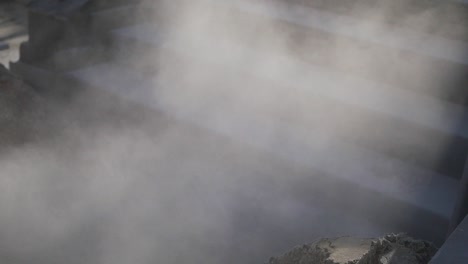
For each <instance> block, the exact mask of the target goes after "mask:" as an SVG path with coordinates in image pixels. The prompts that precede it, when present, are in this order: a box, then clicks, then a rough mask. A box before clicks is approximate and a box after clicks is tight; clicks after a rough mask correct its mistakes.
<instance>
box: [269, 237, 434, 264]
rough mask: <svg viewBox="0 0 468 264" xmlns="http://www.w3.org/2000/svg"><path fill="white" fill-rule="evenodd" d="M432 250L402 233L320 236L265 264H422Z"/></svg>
mask: <svg viewBox="0 0 468 264" xmlns="http://www.w3.org/2000/svg"><path fill="white" fill-rule="evenodd" d="M436 251H437V249H436V248H435V247H434V246H433V245H432V244H431V243H429V242H426V241H421V240H415V239H413V238H411V237H409V236H407V235H405V234H391V235H386V236H384V237H383V238H379V239H370V238H367V239H366V238H353V237H340V238H332V239H329V238H324V239H321V240H319V241H318V242H316V243H313V244H310V245H303V246H299V247H296V248H294V249H293V250H292V251H290V252H288V253H286V254H284V255H283V256H280V257H277V258H271V259H270V261H269V262H268V264H426V263H428V262H429V260H430V259H431V258H432V256H434V254H435V253H436Z"/></svg>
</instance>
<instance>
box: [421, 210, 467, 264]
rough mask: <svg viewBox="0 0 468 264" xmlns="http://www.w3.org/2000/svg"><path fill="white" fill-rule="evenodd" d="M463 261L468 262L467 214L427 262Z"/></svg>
mask: <svg viewBox="0 0 468 264" xmlns="http://www.w3.org/2000/svg"><path fill="white" fill-rule="evenodd" d="M464 263H468V216H467V217H466V218H465V220H463V222H462V223H461V224H460V225H459V226H458V227H457V229H455V231H454V232H453V233H452V234H451V235H450V237H449V238H448V239H447V241H446V242H445V243H444V245H443V246H442V247H441V248H440V249H439V251H438V252H437V254H436V255H435V256H434V258H433V259H432V260H431V261H430V262H429V264H464Z"/></svg>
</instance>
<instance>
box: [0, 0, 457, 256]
mask: <svg viewBox="0 0 468 264" xmlns="http://www.w3.org/2000/svg"><path fill="white" fill-rule="evenodd" d="M157 2H158V3H157V4H156V3H150V4H147V5H148V6H145V8H144V10H141V12H142V13H138V14H135V16H139V15H143V14H144V15H145V16H147V15H148V13H151V15H152V16H154V22H147V23H146V24H145V26H144V27H142V28H141V30H140V31H138V32H140V33H138V36H137V37H140V38H143V39H147V41H148V42H149V43H153V44H152V45H150V47H147V46H145V48H143V47H142V46H138V45H135V46H132V47H133V48H128V47H126V48H122V49H121V52H120V53H119V55H118V60H119V62H120V63H121V65H124V67H127V68H126V69H137V70H138V71H139V72H138V75H136V76H138V77H139V78H135V79H131V77H128V78H126V82H118V81H116V80H118V79H119V76H120V78H122V76H127V75H125V74H126V73H125V72H123V73H120V72H118V71H116V72H113V73H112V72H111V74H108V75H106V74H102V73H101V72H100V71H98V70H99V69H101V70H104V69H106V67H100V66H97V67H96V68H94V72H93V73H89V74H90V76H92V78H103V76H107V77H106V78H108V79H107V81H108V83H111V84H112V85H110V86H111V87H114V88H115V90H119V89H120V88H119V87H124V88H125V87H127V88H128V90H123V91H122V90H119V91H118V92H116V94H117V95H118V96H120V98H121V99H122V98H123V99H122V101H120V99H116V98H114V97H113V96H108V95H107V94H104V95H103V94H102V93H98V92H97V91H93V90H91V91H86V92H83V93H82V94H79V95H76V98H74V99H73V100H71V101H67V102H66V103H64V102H61V103H59V104H57V105H54V106H53V107H52V110H51V112H53V114H51V115H50V117H49V119H48V120H47V121H44V124H48V125H50V124H52V125H50V127H52V128H53V130H54V131H53V133H50V134H47V135H45V136H44V137H45V138H44V139H43V140H39V141H35V142H32V143H28V144H23V145H21V146H18V147H16V148H14V149H11V150H8V152H7V153H4V154H3V155H2V156H1V158H0V168H1V171H0V215H1V216H0V256H2V258H4V259H5V261H3V260H2V263H36V264H39V263H69V264H72V263H96V264H111V263H112V264H120V263H122V264H124V263H135V264H140V263H262V262H267V261H268V258H269V257H270V256H275V255H279V254H282V253H283V252H285V251H287V250H288V249H290V248H291V247H293V246H295V245H299V244H302V243H310V242H313V241H315V240H316V239H318V238H320V237H322V236H328V237H330V236H347V235H356V236H363V237H375V236H380V235H383V234H384V233H386V232H400V231H405V232H411V231H412V230H398V228H400V227H401V221H400V220H394V218H395V219H397V218H398V217H400V215H399V214H400V213H401V214H408V216H406V217H405V219H406V218H410V219H411V217H414V218H417V217H420V216H417V215H416V213H415V215H414V216H412V215H411V211H410V210H409V209H408V207H407V206H406V205H405V206H403V205H400V203H403V202H407V201H408V200H411V199H413V200H414V199H416V200H418V199H419V198H418V196H421V197H420V200H421V201H424V199H426V198H427V197H426V195H428V194H425V193H417V192H416V193H412V188H414V186H425V185H427V186H429V185H431V184H434V181H435V182H437V179H435V178H436V177H437V176H438V175H439V174H437V173H436V172H434V173H433V172H431V173H429V176H427V175H426V174H425V172H422V170H423V169H420V168H419V167H418V163H417V162H420V163H424V162H426V163H431V162H436V161H437V160H440V159H442V157H440V155H442V154H443V153H444V151H445V149H446V148H447V146H448V144H449V138H442V139H440V140H437V141H434V142H431V143H428V144H427V145H429V147H428V146H427V145H425V144H422V145H423V146H420V145H418V146H417V147H414V146H412V145H409V144H395V143H396V142H399V140H400V138H399V137H400V135H396V134H395V129H394V128H393V123H391V122H387V121H385V120H384V121H375V119H376V118H375V117H374V115H371V114H365V113H367V112H366V111H371V112H372V111H374V112H377V113H379V114H383V115H388V116H390V117H391V118H403V119H404V118H407V119H406V120H405V121H407V122H411V121H414V120H419V121H416V122H421V123H419V124H418V125H421V126H426V127H427V126H429V127H430V124H432V123H437V122H442V123H443V124H444V125H445V126H446V127H447V129H450V128H452V127H455V126H457V125H458V124H457V122H455V121H453V122H452V121H451V120H448V121H441V120H446V119H445V118H446V116H447V115H448V114H452V113H453V112H448V110H446V109H444V108H440V109H436V110H434V111H430V112H424V113H420V112H418V111H417V107H418V101H417V100H412V99H413V98H417V96H418V94H422V93H423V92H426V91H432V92H433V93H434V94H444V93H445V92H442V91H441V89H443V87H440V86H439V83H438V81H437V80H440V79H449V78H451V77H452V75H454V74H455V73H454V72H438V73H437V74H436V75H434V69H435V68H431V67H432V65H427V64H423V63H425V62H426V61H425V60H424V59H420V60H418V59H415V60H412V61H410V62H408V61H407V60H404V59H402V58H401V56H402V54H400V53H399V52H397V51H395V52H394V53H387V54H385V55H386V56H387V57H385V60H383V59H382V60H381V58H383V57H376V56H375V55H376V52H375V51H374V50H372V47H370V46H366V45H363V46H361V47H358V48H357V46H356V43H355V42H353V43H350V42H347V39H346V38H344V37H336V39H335V38H334V37H333V36H334V35H331V36H328V37H327V36H326V35H324V34H319V33H317V32H316V30H315V31H314V32H315V33H307V31H308V29H305V28H303V29H302V30H299V29H297V28H294V27H293V26H291V24H290V23H285V22H279V21H278V20H273V19H270V18H269V17H268V16H269V14H270V15H271V14H276V15H277V16H282V15H284V14H286V13H285V10H289V12H292V14H295V16H293V17H295V18H297V19H298V21H299V19H300V18H303V17H306V18H307V15H304V13H306V12H307V9H304V10H299V9H297V8H296V9H294V8H295V7H294V6H293V5H286V4H281V3H279V2H276V1H247V2H237V1H209V0H203V1H157ZM399 8H401V9H398V10H405V6H399ZM368 9H369V8H368ZM368 9H366V8H364V7H360V6H356V7H352V9H351V10H360V12H364V11H362V10H368ZM148 10H154V11H151V12H149V11H148ZM370 10H371V11H368V12H372V14H368V13H366V14H363V15H362V17H368V19H366V20H364V21H365V22H362V21H361V20H357V19H355V20H352V21H354V22H353V23H354V24H351V25H352V27H353V29H354V30H353V32H345V33H344V34H345V35H349V34H351V35H353V36H361V37H362V38H368V39H372V40H371V41H370V42H371V43H374V44H375V43H376V45H381V44H382V43H381V42H387V43H390V44H389V46H390V48H393V47H401V46H399V45H403V44H401V43H403V42H404V43H407V42H405V41H403V40H398V39H391V34H392V32H393V33H394V31H395V27H390V25H389V23H388V22H387V20H388V19H389V16H390V15H391V12H390V11H392V10H393V11H394V10H395V9H394V6H392V9H391V10H390V7H388V6H385V5H383V6H374V7H373V8H372V9H370ZM436 10H437V9H432V10H430V11H427V12H432V13H433V12H436ZM301 12H302V13H301ZM427 12H423V13H416V14H415V13H412V12H408V14H407V13H406V12H401V13H398V14H397V15H401V16H402V18H401V20H402V21H411V23H413V25H414V24H417V26H415V28H426V27H429V23H433V22H434V21H433V20H434V19H435V18H434V17H432V15H431V16H429V15H428V14H427ZM432 13H431V14H432ZM318 15H319V14H317V16H310V17H308V18H309V19H317V20H320V19H322V21H323V22H324V30H325V31H327V30H331V29H333V30H332V31H333V32H344V31H346V30H348V28H347V27H342V28H339V27H340V25H342V24H340V25H338V24H334V23H331V22H330V21H332V19H330V18H327V17H326V13H325V15H324V14H323V13H322V14H320V15H323V17H320V16H318ZM418 18H419V19H418ZM343 19H344V18H343ZM343 21H345V22H346V20H343ZM350 21H351V20H350ZM413 21H414V22H413ZM290 22H291V23H294V21H290ZM346 23H348V22H346ZM349 23H351V22H349ZM349 23H348V25H349ZM426 23H427V26H426V25H425V24H426ZM325 28H326V29H325ZM444 30H446V29H444V28H438V29H437V31H444ZM118 33H120V34H122V35H125V34H127V35H128V34H129V33H128V32H127V31H125V30H123V31H120V32H118ZM385 33H388V34H389V35H388V36H387V38H388V39H387V40H385V39H382V36H384V35H386V34H385ZM338 35H339V34H338ZM406 36H408V38H411V40H409V42H410V43H412V44H411V45H416V44H418V43H422V42H421V41H423V40H420V39H414V36H411V37H409V36H410V35H406ZM416 36H417V35H416ZM421 36H423V35H421ZM358 39H359V38H358ZM359 41H360V40H359ZM156 42H157V44H154V43H156ZM405 45H406V44H405ZM411 45H409V46H407V47H406V48H402V49H403V50H405V49H406V50H412V49H413V48H414V47H413V46H411ZM440 45H444V44H443V43H442V44H440ZM430 48H431V47H428V48H427V49H426V48H421V49H418V50H419V53H420V54H422V55H421V56H423V55H425V52H426V53H427V52H429V50H430ZM426 55H427V54H426ZM462 55H463V54H462V52H460V53H456V52H455V51H454V52H452V53H450V54H445V53H444V54H439V56H440V57H444V56H445V58H447V57H450V56H454V57H457V58H459V57H460V56H462ZM380 56H383V55H381V54H380ZM418 58H419V57H418ZM389 61H390V62H391V63H389ZM387 63H389V64H392V63H393V64H392V66H391V67H390V66H388V67H387V66H386V65H385V64H387ZM386 67H387V68H386ZM405 67H408V69H411V74H412V76H416V77H414V79H417V80H416V81H414V83H418V84H419V86H418V87H423V88H421V89H419V88H415V89H412V88H411V87H410V85H408V87H410V88H407V87H398V88H395V85H397V84H398V81H399V80H397V81H395V80H393V79H392V80H393V81H395V82H393V83H392V82H391V81H390V82H387V83H386V82H384V80H385V76H383V75H385V74H383V75H382V73H381V72H380V73H378V74H381V75H379V76H376V77H375V78H374V80H372V78H373V77H374V75H376V74H377V73H376V72H377V70H376V69H378V70H381V69H388V70H389V71H390V73H389V74H391V71H392V70H395V69H401V68H403V69H405ZM434 67H435V66H434ZM437 69H439V68H437ZM437 69H436V70H437ZM395 71H396V70H395ZM75 74H76V75H77V76H78V75H79V74H85V75H86V74H88V72H86V71H81V72H77V73H75ZM405 78H407V77H405V76H403V77H402V79H403V80H402V83H405V84H411V80H414V79H408V80H409V81H408V82H405V80H406V79H405ZM408 78H409V77H408ZM375 79H377V81H375ZM114 84H115V85H114ZM375 84H378V87H375ZM129 87H131V88H129ZM141 87H143V88H141ZM447 93H451V92H449V91H447ZM388 94H391V95H392V96H393V97H384V96H386V95H388ZM411 96H414V97H411ZM424 98H425V97H424ZM127 99H128V101H126V100H127ZM429 101H430V100H426V101H424V100H423V103H424V105H423V106H426V105H428V104H429V103H428V102H429ZM430 102H432V101H430ZM342 104H343V105H344V106H341V105H342ZM361 105H365V106H366V107H365V110H362V107H361ZM54 107H55V108H54ZM356 109H358V110H356ZM401 109H404V110H407V112H405V113H402V111H403V110H401ZM408 109H409V110H408ZM456 113H457V114H460V116H461V114H462V111H461V110H460V111H459V112H456ZM430 128H431V129H438V127H430ZM418 131H419V130H411V129H410V130H408V132H407V134H405V137H403V136H401V137H402V138H404V139H402V140H403V141H404V143H407V142H413V143H414V142H416V143H415V145H417V143H419V142H420V141H419V139H418V138H419V137H420V134H417V133H416V132H418ZM438 139H439V138H438ZM405 140H406V141H405ZM369 145H372V146H373V147H374V149H371V150H369V149H368V148H366V147H367V146H369ZM391 146H392V147H391ZM388 148H391V150H393V151H396V152H401V153H402V154H401V156H403V157H408V158H413V159H414V160H415V161H414V163H415V164H416V165H414V164H413V165H414V166H413V165H411V166H412V167H411V168H413V167H414V169H411V170H410V171H414V178H411V179H408V178H407V177H406V176H408V175H407V174H404V173H405V172H407V171H404V170H403V169H400V166H402V164H403V162H402V161H401V160H398V159H397V158H394V157H391V156H389V157H388V161H387V160H385V159H384V158H385V157H387V156H385V154H376V153H378V150H379V149H388ZM427 149H430V150H432V151H433V152H429V153H428V151H426V150H427ZM434 150H437V151H434ZM348 154H349V155H348ZM365 157H372V158H370V159H369V158H365ZM366 162H367V163H366ZM369 162H370V163H369ZM373 178H380V179H379V181H372V180H371V179H373ZM343 182H345V183H343ZM376 182H378V183H381V184H380V185H379V186H375V183H376ZM350 188H354V189H352V190H351V189H350ZM368 189H370V190H372V191H371V193H370V194H368V195H367V194H362V193H361V192H365V191H367V190H368ZM423 189H424V188H423ZM374 191H375V192H378V193H383V194H384V195H389V196H391V197H392V199H395V204H396V205H393V204H388V210H390V211H388V212H385V213H383V211H385V209H382V208H380V206H381V205H382V204H384V203H382V202H376V200H377V201H382V199H381V198H376V199H375V200H373V199H369V201H367V200H366V198H371V197H372V193H374ZM347 195H352V196H351V197H348V196H347ZM354 195H356V196H355V197H354ZM448 196H450V195H448ZM415 197H416V198H415ZM450 197H451V196H450ZM379 199H380V200H379ZM384 201H386V200H384ZM391 201H393V200H391ZM413 206H418V205H415V204H413ZM421 206H423V205H421ZM392 210H393V211H392ZM428 210H429V209H428ZM434 210H435V212H431V213H434V214H439V213H440V211H444V210H446V208H442V209H440V211H437V210H438V209H434ZM353 212H354V213H353ZM376 212H377V213H376ZM380 212H382V214H383V215H382V217H383V218H386V219H385V220H382V219H380V220H379V218H378V217H377V218H376V217H375V216H372V217H371V216H369V217H367V215H366V214H367V213H368V214H369V215H375V214H380ZM376 219H377V220H376ZM406 227H407V226H406ZM406 227H405V228H406ZM428 237H430V235H428Z"/></svg>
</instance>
